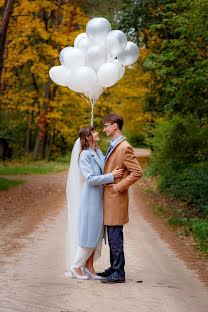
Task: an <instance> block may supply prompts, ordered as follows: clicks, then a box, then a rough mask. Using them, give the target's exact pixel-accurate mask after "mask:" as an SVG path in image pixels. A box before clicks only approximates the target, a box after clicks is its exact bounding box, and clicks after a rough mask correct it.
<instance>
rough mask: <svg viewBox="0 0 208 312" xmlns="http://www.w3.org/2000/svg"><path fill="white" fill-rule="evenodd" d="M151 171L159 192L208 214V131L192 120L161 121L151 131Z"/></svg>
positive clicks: (148, 140)
mask: <svg viewBox="0 0 208 312" xmlns="http://www.w3.org/2000/svg"><path fill="white" fill-rule="evenodd" d="M146 141H147V143H148V144H149V145H151V147H152V149H153V154H152V158H151V161H150V169H149V171H150V172H151V173H152V174H157V175H158V176H159V185H158V187H159V190H160V191H162V192H164V193H166V194H167V195H170V196H172V197H178V198H181V199H183V200H186V201H188V202H189V203H194V204H196V205H197V206H199V207H200V208H201V209H202V210H204V211H205V212H206V213H208V191H207V190H208V153H207V149H208V127H207V126H206V125H205V124H202V123H200V121H199V120H196V119H194V117H193V116H187V117H185V118H182V117H181V116H179V115H174V116H173V117H172V118H168V119H165V120H164V119H160V120H159V121H158V122H157V123H156V124H155V125H154V128H152V129H150V131H149V137H148V138H147V140H146Z"/></svg>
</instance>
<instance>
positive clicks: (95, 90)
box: [84, 84, 104, 101]
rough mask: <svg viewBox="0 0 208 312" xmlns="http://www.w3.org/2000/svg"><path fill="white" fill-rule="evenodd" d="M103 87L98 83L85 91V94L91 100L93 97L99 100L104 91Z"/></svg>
mask: <svg viewBox="0 0 208 312" xmlns="http://www.w3.org/2000/svg"><path fill="white" fill-rule="evenodd" d="M103 90H104V89H103V88H102V87H100V86H98V84H97V85H96V87H95V88H93V89H91V90H89V91H87V92H85V93H84V95H85V96H86V97H88V98H89V99H90V100H91V99H93V100H95V101H97V100H98V99H99V97H100V96H101V94H102V93H103Z"/></svg>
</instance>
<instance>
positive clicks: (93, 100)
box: [90, 99, 96, 127]
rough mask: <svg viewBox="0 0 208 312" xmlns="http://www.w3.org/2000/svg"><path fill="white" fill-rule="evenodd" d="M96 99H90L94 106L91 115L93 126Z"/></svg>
mask: <svg viewBox="0 0 208 312" xmlns="http://www.w3.org/2000/svg"><path fill="white" fill-rule="evenodd" d="M95 103H96V100H95V99H90V104H91V106H92V115H91V126H92V127H93V121H94V106H95Z"/></svg>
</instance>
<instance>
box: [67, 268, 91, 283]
mask: <svg viewBox="0 0 208 312" xmlns="http://www.w3.org/2000/svg"><path fill="white" fill-rule="evenodd" d="M70 271H71V273H72V276H73V277H75V278H77V279H80V280H87V279H89V277H88V276H86V275H79V274H78V273H77V272H76V271H75V270H74V269H73V268H70Z"/></svg>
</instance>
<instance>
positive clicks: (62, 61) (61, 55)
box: [59, 47, 73, 65]
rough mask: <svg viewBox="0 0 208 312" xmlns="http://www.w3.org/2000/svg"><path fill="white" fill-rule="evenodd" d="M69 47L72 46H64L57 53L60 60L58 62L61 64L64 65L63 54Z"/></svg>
mask: <svg viewBox="0 0 208 312" xmlns="http://www.w3.org/2000/svg"><path fill="white" fill-rule="evenodd" d="M70 49H73V48H72V47H66V48H63V49H62V50H61V52H60V54H59V60H60V63H61V64H62V65H64V54H65V53H66V51H69V50H70Z"/></svg>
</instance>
